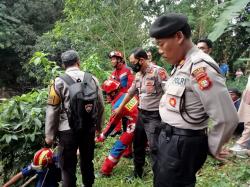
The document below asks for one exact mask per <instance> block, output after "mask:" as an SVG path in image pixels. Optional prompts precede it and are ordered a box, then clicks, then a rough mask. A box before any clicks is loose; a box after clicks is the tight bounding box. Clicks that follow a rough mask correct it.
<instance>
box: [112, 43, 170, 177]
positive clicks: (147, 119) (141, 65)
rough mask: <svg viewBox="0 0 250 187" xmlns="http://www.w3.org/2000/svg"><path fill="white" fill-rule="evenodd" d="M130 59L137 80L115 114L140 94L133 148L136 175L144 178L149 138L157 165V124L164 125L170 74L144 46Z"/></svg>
mask: <svg viewBox="0 0 250 187" xmlns="http://www.w3.org/2000/svg"><path fill="white" fill-rule="evenodd" d="M129 60H130V63H131V64H132V65H131V67H132V69H133V71H134V72H136V75H135V80H134V81H133V83H132V86H131V87H130V89H129V90H128V93H127V95H126V96H125V98H124V100H123V102H122V103H121V104H120V106H119V108H118V109H117V110H116V112H115V114H116V115H119V113H121V111H122V108H123V107H124V106H125V105H126V103H128V101H130V99H131V98H133V96H134V95H136V94H137V95H138V96H139V106H138V108H139V115H138V119H137V122H136V129H135V135H134V142H133V145H134V146H133V148H134V166H135V168H134V174H135V177H140V178H141V177H142V174H143V166H144V164H145V145H146V141H147V140H148V142H149V148H150V153H151V157H152V161H153V163H152V164H153V165H154V162H155V154H156V149H157V144H156V140H157V138H158V132H157V127H159V126H160V121H161V119H160V115H159V102H160V99H161V97H162V95H163V84H164V82H165V81H166V80H167V73H166V71H165V69H163V68H161V67H159V66H156V65H153V64H152V63H150V61H149V60H148V56H147V53H146V51H145V50H143V49H141V48H137V49H135V50H134V51H133V52H132V53H131V55H130V57H129Z"/></svg>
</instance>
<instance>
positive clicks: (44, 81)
mask: <svg viewBox="0 0 250 187" xmlns="http://www.w3.org/2000/svg"><path fill="white" fill-rule="evenodd" d="M47 56H48V54H45V53H42V52H35V53H34V55H33V57H32V58H31V60H30V61H29V64H28V65H27V66H26V71H27V72H29V76H30V77H32V78H35V79H36V80H37V84H38V85H40V86H44V85H48V84H49V82H50V81H51V79H55V78H56V77H57V76H58V75H60V74H61V73H62V70H61V68H60V67H59V66H58V65H57V64H56V62H53V61H49V60H48V58H47Z"/></svg>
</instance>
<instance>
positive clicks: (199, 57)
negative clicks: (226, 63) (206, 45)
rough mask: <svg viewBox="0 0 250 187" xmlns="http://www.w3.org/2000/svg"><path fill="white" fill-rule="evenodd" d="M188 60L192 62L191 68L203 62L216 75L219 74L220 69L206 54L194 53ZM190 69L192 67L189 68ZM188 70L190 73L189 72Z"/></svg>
mask: <svg viewBox="0 0 250 187" xmlns="http://www.w3.org/2000/svg"><path fill="white" fill-rule="evenodd" d="M190 60H191V62H192V66H193V65H195V64H198V63H201V62H205V63H206V64H208V65H209V66H210V67H212V68H213V69H214V70H215V71H216V72H217V73H218V74H221V72H220V68H219V66H218V64H217V63H216V62H215V61H214V60H213V59H212V58H211V57H210V56H209V55H207V54H205V53H201V52H200V53H196V54H194V55H191V56H190ZM191 69H192V67H191ZM191 69H190V71H191Z"/></svg>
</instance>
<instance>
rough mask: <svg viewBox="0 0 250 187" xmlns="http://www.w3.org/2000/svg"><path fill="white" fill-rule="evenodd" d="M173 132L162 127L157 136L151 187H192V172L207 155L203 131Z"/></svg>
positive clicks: (193, 177) (194, 181) (193, 179)
mask: <svg viewBox="0 0 250 187" xmlns="http://www.w3.org/2000/svg"><path fill="white" fill-rule="evenodd" d="M165 126H166V125H165ZM174 130H175V129H174ZM176 131H177V132H175V131H173V129H171V128H167V129H166V128H164V129H162V130H161V133H160V135H159V140H158V141H159V142H158V145H159V147H158V153H157V163H156V165H155V168H154V170H155V178H154V179H155V180H154V187H194V186H195V183H196V177H195V174H196V172H197V171H198V170H199V169H200V168H201V167H202V165H203V164H204V162H205V160H206V158H207V152H208V140H207V135H206V134H199V133H197V132H194V131H193V132H192V130H189V131H187V130H183V129H182V130H181V131H180V134H182V135H178V129H177V130H176ZM183 134H185V135H183ZM192 135H193V136H192Z"/></svg>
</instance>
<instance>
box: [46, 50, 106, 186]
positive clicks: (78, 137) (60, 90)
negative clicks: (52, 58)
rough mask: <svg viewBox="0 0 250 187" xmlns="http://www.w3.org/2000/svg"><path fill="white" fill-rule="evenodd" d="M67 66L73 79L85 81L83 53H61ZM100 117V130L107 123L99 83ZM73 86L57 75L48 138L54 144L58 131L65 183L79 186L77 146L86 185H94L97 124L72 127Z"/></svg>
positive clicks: (48, 115)
mask: <svg viewBox="0 0 250 187" xmlns="http://www.w3.org/2000/svg"><path fill="white" fill-rule="evenodd" d="M61 59H62V63H63V66H64V67H65V68H66V72H65V73H66V74H67V75H69V76H70V77H71V78H72V79H73V80H75V81H78V80H81V81H83V78H84V74H85V73H84V72H83V71H81V70H80V59H79V55H78V53H77V52H76V51H74V50H69V51H66V52H64V53H62V55H61ZM92 84H93V85H98V81H97V79H96V78H95V77H93V79H92ZM98 89H99V92H98V94H99V95H98V102H97V104H98V120H97V123H96V128H97V130H100V128H101V125H102V123H103V111H104V105H103V97H102V91H101V90H100V88H99V86H98ZM69 99H70V98H69V89H68V85H67V84H66V83H65V82H64V81H63V80H62V79H61V78H60V77H57V78H56V79H55V81H54V83H53V84H52V85H51V87H50V91H49V97H48V105H47V109H46V121H45V141H46V143H47V144H49V145H51V144H52V143H53V140H54V138H55V136H56V134H58V136H59V145H60V146H61V148H62V155H61V158H60V167H61V170H62V182H63V183H62V185H63V187H75V186H76V176H75V173H76V164H77V155H76V152H77V149H78V148H79V151H80V161H81V162H80V168H81V172H82V180H83V184H84V185H85V186H86V187H90V186H92V184H93V183H94V167H93V162H92V160H93V157H94V147H95V145H94V144H95V141H94V138H95V130H96V128H95V127H92V128H90V129H88V130H84V131H79V132H75V131H74V132H73V131H72V129H70V127H69V123H68V119H67V114H66V112H65V109H68V108H69Z"/></svg>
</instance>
